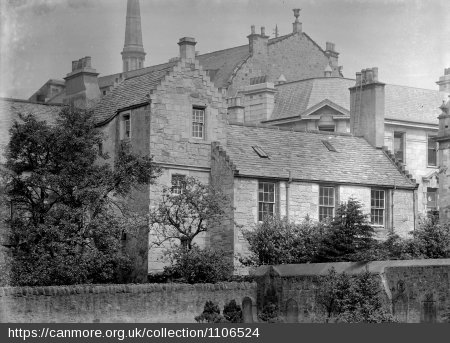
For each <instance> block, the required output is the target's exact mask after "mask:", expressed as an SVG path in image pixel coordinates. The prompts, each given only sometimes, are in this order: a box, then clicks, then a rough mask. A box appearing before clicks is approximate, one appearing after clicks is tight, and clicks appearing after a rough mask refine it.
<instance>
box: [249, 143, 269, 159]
mask: <svg viewBox="0 0 450 343" xmlns="http://www.w3.org/2000/svg"><path fill="white" fill-rule="evenodd" d="M252 148H253V150H255V152H256V153H257V154H258V156H259V157H261V158H269V155H267V153H266V152H265V151H264V150H263V148H261V147H260V146H258V145H254V146H252Z"/></svg>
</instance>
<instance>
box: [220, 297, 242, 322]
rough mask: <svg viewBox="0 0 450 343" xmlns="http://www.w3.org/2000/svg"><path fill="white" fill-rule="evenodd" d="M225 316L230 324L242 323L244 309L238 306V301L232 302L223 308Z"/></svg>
mask: <svg viewBox="0 0 450 343" xmlns="http://www.w3.org/2000/svg"><path fill="white" fill-rule="evenodd" d="M223 316H224V317H225V319H226V320H227V321H228V322H230V323H242V322H243V318H242V309H241V306H239V305H237V304H236V300H234V299H233V300H231V301H230V302H229V303H228V304H226V305H225V306H224V308H223Z"/></svg>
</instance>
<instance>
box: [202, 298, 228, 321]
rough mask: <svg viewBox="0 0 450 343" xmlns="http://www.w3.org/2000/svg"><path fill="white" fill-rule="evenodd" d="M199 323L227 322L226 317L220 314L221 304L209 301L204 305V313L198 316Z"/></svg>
mask: <svg viewBox="0 0 450 343" xmlns="http://www.w3.org/2000/svg"><path fill="white" fill-rule="evenodd" d="M194 319H195V321H196V322H197V323H204V322H206V323H226V321H227V320H226V319H225V318H224V317H223V316H222V315H221V314H220V309H219V305H217V304H216V303H214V302H212V301H207V302H206V304H205V306H204V307H203V312H202V314H200V315H198V316H196V317H195V318H194Z"/></svg>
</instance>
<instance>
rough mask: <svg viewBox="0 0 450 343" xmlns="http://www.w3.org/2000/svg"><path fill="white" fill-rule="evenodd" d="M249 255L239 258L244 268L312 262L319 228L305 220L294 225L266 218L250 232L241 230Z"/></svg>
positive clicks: (318, 242) (318, 225) (318, 236)
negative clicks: (247, 245) (245, 266)
mask: <svg viewBox="0 0 450 343" xmlns="http://www.w3.org/2000/svg"><path fill="white" fill-rule="evenodd" d="M242 232H243V235H244V238H245V239H246V240H247V242H248V244H249V251H250V255H249V256H248V257H246V258H243V257H241V258H240V262H241V263H242V264H244V265H247V266H250V265H253V266H259V265H267V264H272V265H275V264H285V263H305V262H310V261H312V260H313V259H314V256H315V255H316V254H317V252H318V250H319V248H320V242H321V238H322V233H323V225H322V224H320V223H317V224H315V223H313V222H311V221H309V220H305V221H304V222H303V223H302V224H299V225H298V224H294V223H291V222H289V221H288V220H287V219H279V218H277V217H266V218H264V221H263V222H262V223H259V224H258V225H257V226H256V228H255V229H254V230H246V229H244V230H242Z"/></svg>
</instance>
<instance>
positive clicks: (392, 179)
mask: <svg viewBox="0 0 450 343" xmlns="http://www.w3.org/2000/svg"><path fill="white" fill-rule="evenodd" d="M227 141H228V144H227V146H226V148H225V150H226V152H227V154H228V156H229V157H230V161H231V162H232V163H233V164H234V165H235V166H236V170H238V174H237V175H240V176H246V177H255V178H271V179H288V178H289V170H290V171H291V173H292V174H291V176H292V178H293V179H294V180H298V181H300V180H303V181H312V182H330V183H339V184H356V185H367V186H378V187H394V186H396V187H398V188H407V189H414V188H415V186H416V185H415V183H413V182H412V181H411V180H410V179H408V178H407V177H406V176H405V175H404V174H402V173H401V172H400V171H399V170H398V169H397V167H396V166H395V165H394V164H393V163H392V161H391V160H390V159H389V158H388V157H387V156H386V155H385V153H384V152H383V151H382V150H380V149H375V148H373V147H372V146H371V145H369V143H367V141H366V140H365V139H363V138H360V137H354V136H351V135H345V134H333V133H323V132H315V133H312V132H299V131H289V130H280V129H278V128H276V127H256V126H243V125H235V124H230V125H228V128H227ZM323 141H326V142H329V143H330V144H331V145H332V147H334V148H335V149H336V150H337V151H336V152H333V151H330V150H329V149H328V148H327V147H326V146H325V144H324V143H323ZM253 146H258V147H260V148H262V150H263V151H265V152H266V153H267V154H268V155H269V158H261V157H259V156H258V154H256V153H255V151H254V149H253V148H252V147H253Z"/></svg>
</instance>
